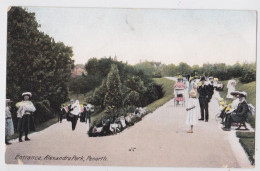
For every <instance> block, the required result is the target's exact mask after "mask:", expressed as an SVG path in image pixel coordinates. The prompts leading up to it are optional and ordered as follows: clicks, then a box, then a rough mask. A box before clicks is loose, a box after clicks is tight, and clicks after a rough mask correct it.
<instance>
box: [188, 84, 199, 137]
mask: <svg viewBox="0 0 260 171" xmlns="http://www.w3.org/2000/svg"><path fill="white" fill-rule="evenodd" d="M189 96H190V97H189V100H188V106H187V109H186V111H187V119H186V124H187V125H190V127H191V129H190V130H188V131H187V133H193V125H196V121H197V108H196V107H197V106H198V99H197V89H196V85H194V86H193V89H192V90H191V91H190V92H189Z"/></svg>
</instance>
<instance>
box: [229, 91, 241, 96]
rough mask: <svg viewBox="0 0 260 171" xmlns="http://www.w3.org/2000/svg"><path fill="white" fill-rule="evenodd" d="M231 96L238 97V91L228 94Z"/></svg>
mask: <svg viewBox="0 0 260 171" xmlns="http://www.w3.org/2000/svg"><path fill="white" fill-rule="evenodd" d="M230 94H231V95H232V96H237V95H239V91H233V92H231V93H230Z"/></svg>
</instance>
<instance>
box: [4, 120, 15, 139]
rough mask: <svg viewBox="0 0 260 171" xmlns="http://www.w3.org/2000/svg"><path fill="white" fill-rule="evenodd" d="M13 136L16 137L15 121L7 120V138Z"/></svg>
mask: <svg viewBox="0 0 260 171" xmlns="http://www.w3.org/2000/svg"><path fill="white" fill-rule="evenodd" d="M11 135H14V125H13V120H12V119H11V118H10V119H6V120H5V136H11Z"/></svg>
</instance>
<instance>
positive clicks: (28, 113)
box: [5, 92, 94, 145]
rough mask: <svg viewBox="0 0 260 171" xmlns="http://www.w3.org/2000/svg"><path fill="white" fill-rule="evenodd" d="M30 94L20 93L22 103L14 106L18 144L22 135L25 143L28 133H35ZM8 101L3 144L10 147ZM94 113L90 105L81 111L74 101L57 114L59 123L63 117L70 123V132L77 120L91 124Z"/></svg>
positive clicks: (11, 133)
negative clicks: (15, 109)
mask: <svg viewBox="0 0 260 171" xmlns="http://www.w3.org/2000/svg"><path fill="white" fill-rule="evenodd" d="M31 98H32V93H31V92H24V93H22V101H20V102H18V103H16V104H15V106H16V108H17V132H18V137H19V142H23V139H22V137H23V134H24V136H25V138H24V140H25V141H30V139H29V138H28V133H29V131H35V123H34V118H33V112H35V111H36V108H35V106H34V105H33V103H32V102H31ZM12 102H13V101H11V100H10V99H6V108H5V144H6V145H10V144H11V143H10V142H9V141H8V137H10V136H12V135H14V132H15V131H14V124H13V120H12V113H11V111H10V107H9V105H10V103H12ZM93 112H94V108H93V106H92V105H90V104H88V105H86V104H84V107H83V111H82V109H81V106H80V104H79V101H78V100H76V101H75V102H74V100H71V101H70V105H69V106H68V107H67V109H66V107H65V106H64V105H63V108H62V109H61V112H60V113H59V121H60V123H61V122H62V119H63V117H65V118H66V119H67V121H70V122H71V125H72V130H75V128H76V125H77V120H78V118H80V121H81V122H86V123H88V124H90V122H91V119H90V118H91V114H92V113H93Z"/></svg>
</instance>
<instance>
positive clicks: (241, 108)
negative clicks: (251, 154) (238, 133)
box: [223, 91, 249, 131]
mask: <svg viewBox="0 0 260 171" xmlns="http://www.w3.org/2000/svg"><path fill="white" fill-rule="evenodd" d="M246 96H247V93H246V92H244V91H243V92H239V94H238V97H239V104H238V107H237V109H236V110H234V111H233V112H232V113H230V114H227V116H226V120H225V127H223V130H224V131H230V128H231V123H232V122H236V123H239V122H243V121H246V119H247V117H248V112H249V109H248V105H247V102H246ZM244 126H245V125H244ZM245 128H246V127H245ZM246 129H247V128H246Z"/></svg>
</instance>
